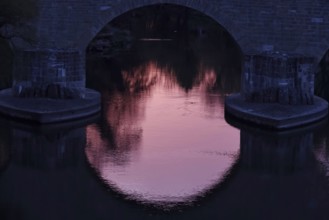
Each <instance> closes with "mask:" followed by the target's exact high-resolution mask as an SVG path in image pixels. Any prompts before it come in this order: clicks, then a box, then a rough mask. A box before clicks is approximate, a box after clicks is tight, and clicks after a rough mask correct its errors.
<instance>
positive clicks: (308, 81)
mask: <svg viewBox="0 0 329 220" xmlns="http://www.w3.org/2000/svg"><path fill="white" fill-rule="evenodd" d="M314 63H315V59H314V58H312V57H304V56H302V55H287V54H280V53H265V54H257V55H246V58H245V68H244V72H243V74H242V84H243V85H242V91H241V93H242V94H243V97H244V99H245V100H246V101H250V102H260V103H274V102H276V103H280V104H290V105H297V104H313V97H314V73H313V66H314Z"/></svg>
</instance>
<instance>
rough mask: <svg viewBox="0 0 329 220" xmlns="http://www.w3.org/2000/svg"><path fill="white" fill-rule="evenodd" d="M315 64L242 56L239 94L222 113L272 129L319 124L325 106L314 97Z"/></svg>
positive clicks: (282, 57) (281, 57)
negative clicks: (317, 122)
mask: <svg viewBox="0 0 329 220" xmlns="http://www.w3.org/2000/svg"><path fill="white" fill-rule="evenodd" d="M315 62H316V59H314V58H312V57H304V56H300V55H287V54H282V53H266V54H257V55H246V56H245V63H244V72H243V73H242V80H241V83H242V85H241V87H242V88H241V93H240V94H234V95H232V96H230V97H227V98H226V102H225V110H226V112H227V113H228V114H231V115H233V116H235V117H237V118H241V119H243V120H245V121H248V122H251V123H256V124H258V125H262V126H266V127H271V128H275V129H286V128H291V127H296V126H301V125H304V124H308V123H311V122H314V121H317V120H320V119H321V118H323V117H325V116H326V115H327V113H328V103H327V101H325V100H324V99H322V98H320V97H317V96H315V95H314V72H313V71H314V69H315V68H314V67H315Z"/></svg>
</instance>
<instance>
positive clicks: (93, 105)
mask: <svg viewBox="0 0 329 220" xmlns="http://www.w3.org/2000/svg"><path fill="white" fill-rule="evenodd" d="M12 94H13V93H12V89H5V90H2V91H0V113H1V114H2V115H4V116H9V117H11V118H14V119H22V120H28V121H31V122H36V123H41V124H44V123H57V122H64V121H70V120H76V119H79V118H84V117H87V116H90V115H93V114H97V113H98V112H100V110H101V95H100V93H99V92H97V91H95V90H92V89H86V92H85V97H84V98H80V99H49V98H19V97H14V96H13V95H12Z"/></svg>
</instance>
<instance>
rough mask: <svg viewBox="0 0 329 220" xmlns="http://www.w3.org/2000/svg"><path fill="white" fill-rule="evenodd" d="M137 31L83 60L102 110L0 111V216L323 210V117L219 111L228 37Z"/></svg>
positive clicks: (225, 91) (234, 82)
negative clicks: (261, 123)
mask: <svg viewBox="0 0 329 220" xmlns="http://www.w3.org/2000/svg"><path fill="white" fill-rule="evenodd" d="M188 42H189V43H187V44H186V43H185V44H182V43H181V42H177V41H176V40H170V39H166V40H160V39H143V40H140V41H137V42H136V43H134V44H133V45H132V47H131V48H130V50H128V51H123V52H118V53H117V54H116V55H115V56H111V57H107V58H100V57H97V56H89V57H88V60H87V85H88V87H91V88H94V89H96V90H98V91H100V92H101V93H102V111H101V113H100V114H99V115H96V116H92V117H89V118H86V119H82V120H78V121H75V122H67V123H62V124H51V125H43V126H37V125H33V124H28V123H22V122H17V121H13V120H9V119H5V118H2V119H1V123H0V219H256V220H257V219H328V218H329V213H328V207H329V179H328V178H329V144H328V141H327V140H328V137H329V132H328V126H329V125H328V124H327V121H326V120H324V121H322V122H319V123H316V124H313V125H310V126H306V127H303V128H298V129H293V130H289V131H283V132H275V131H269V130H266V129H261V128H257V127H254V126H252V125H248V124H244V123H241V122H239V121H237V120H235V119H232V118H230V117H225V112H224V100H225V97H226V96H227V95H229V94H231V93H234V92H238V91H239V89H240V88H239V86H240V74H241V68H240V63H241V60H240V57H239V56H240V55H239V52H238V51H237V50H235V49H232V47H231V46H230V44H227V43H219V44H216V43H214V42H212V41H208V40H207V39H204V38H200V37H195V38H193V39H190V40H189V41H188Z"/></svg>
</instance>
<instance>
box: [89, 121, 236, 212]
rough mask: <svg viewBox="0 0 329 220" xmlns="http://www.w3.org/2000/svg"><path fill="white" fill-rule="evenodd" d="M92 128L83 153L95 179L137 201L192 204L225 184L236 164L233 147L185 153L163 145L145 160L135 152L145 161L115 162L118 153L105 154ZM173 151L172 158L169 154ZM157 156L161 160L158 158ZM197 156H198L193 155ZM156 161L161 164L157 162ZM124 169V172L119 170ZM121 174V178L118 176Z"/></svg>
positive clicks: (161, 204)
mask: <svg viewBox="0 0 329 220" xmlns="http://www.w3.org/2000/svg"><path fill="white" fill-rule="evenodd" d="M95 129H96V128H95V127H94V126H90V127H88V128H87V147H86V149H85V153H86V156H87V160H88V163H89V164H90V167H92V168H93V170H94V173H95V174H96V176H97V178H98V179H100V180H101V182H103V183H104V185H105V186H106V187H107V188H109V189H110V190H111V191H112V192H114V193H115V194H118V195H119V196H120V197H123V198H125V199H127V200H129V201H133V202H136V203H137V204H145V205H150V206H155V207H160V208H177V206H182V205H183V206H185V205H191V204H194V203H196V202H199V200H202V198H204V197H206V196H208V195H210V194H211V193H213V191H216V190H218V189H220V188H221V187H220V186H222V185H225V182H226V181H227V179H229V176H232V175H233V174H234V170H236V168H237V167H238V163H239V158H238V154H236V153H235V152H236V151H235V148H234V150H232V152H229V153H228V152H226V151H228V149H226V148H224V149H221V148H206V147H202V148H195V147H186V149H188V153H189V155H192V156H189V155H186V154H185V153H186V150H178V148H175V149H177V151H176V150H175V151H173V152H172V153H168V151H166V150H163V149H162V148H161V149H162V150H161V149H160V151H159V152H158V153H155V152H154V151H152V150H150V151H148V152H147V154H146V156H147V155H149V154H150V155H149V157H151V160H148V159H145V154H143V155H144V156H140V155H141V154H139V153H138V152H136V154H137V155H138V158H139V156H140V157H143V158H144V161H146V162H140V163H138V162H137V163H136V162H132V163H125V164H121V163H119V164H118V163H116V160H117V158H120V157H121V154H118V155H115V154H114V155H113V156H111V155H109V154H107V152H106V149H107V147H106V146H104V145H106V139H104V140H102V139H100V134H97V132H96V130H95ZM234 145H235V144H234ZM144 147H147V146H144ZM155 149H156V148H155ZM170 149H171V148H170ZM207 149H209V150H213V151H208V150H207ZM171 150H173V149H171ZM196 150H197V152H196ZM200 151H201V152H200ZM128 153H129V152H128ZM196 153H197V154H196ZM231 153H232V154H231ZM125 154H126V152H123V155H122V156H123V157H124V156H125ZM172 154H173V155H175V157H172ZM159 155H160V156H161V157H162V158H163V159H160V158H159ZM196 155H198V157H200V158H198V159H197V158H195V156H196ZM147 157H148V156H147ZM176 158H178V160H177V159H176ZM205 159H207V161H205ZM158 160H160V163H157V161H158ZM132 161H135V160H132ZM212 161H215V162H212ZM128 162H129V161H128ZM150 162H151V164H152V165H151V164H150ZM168 162H169V163H168ZM177 162H178V164H177ZM191 162H192V163H191ZM129 164H132V165H131V166H130V165H129ZM159 164H160V166H159ZM162 164H164V165H165V166H163V165H162ZM172 164H173V165H172ZM145 165H146V166H145ZM213 165H216V166H213ZM136 166H137V167H140V168H137V169H134V168H133V167H136ZM210 166H211V167H210ZM123 170H124V172H123V173H121V172H122V171H123ZM181 171H183V172H181ZM116 173H118V175H119V176H118V175H116ZM177 174H180V176H179V175H177ZM121 176H123V179H121V178H120V177H121ZM182 177H183V178H182ZM158 178H159V179H158ZM143 179H145V181H144V180H143ZM191 180H192V181H191ZM127 184H128V186H127ZM136 184H137V185H136ZM168 187H169V188H168ZM164 188H165V189H164Z"/></svg>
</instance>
